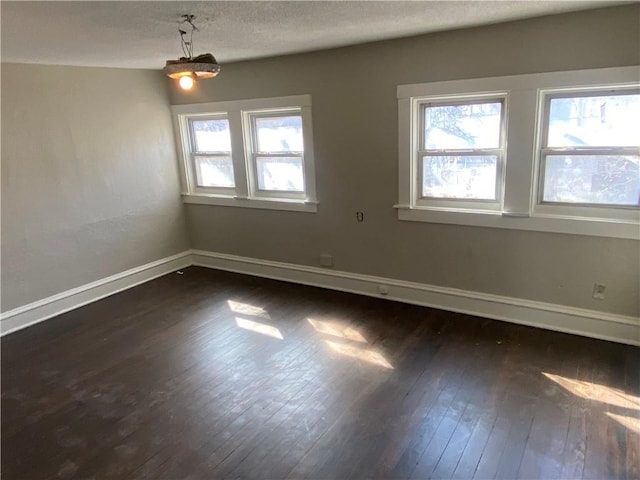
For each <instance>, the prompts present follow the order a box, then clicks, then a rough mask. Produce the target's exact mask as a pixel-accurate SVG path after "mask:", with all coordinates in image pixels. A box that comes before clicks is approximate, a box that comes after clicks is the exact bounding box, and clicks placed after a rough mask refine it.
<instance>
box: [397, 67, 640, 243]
mask: <svg viewBox="0 0 640 480" xmlns="http://www.w3.org/2000/svg"><path fill="white" fill-rule="evenodd" d="M638 78H640V68H638V67H622V68H608V69H597V70H582V71H572V72H554V73H543V74H531V75H517V76H510V77H494V78H481V79H472V80H454V81H447V82H435V83H424V84H414V85H401V86H399V87H398V123H399V144H398V149H399V151H398V153H399V163H398V168H399V202H398V204H397V205H396V208H397V209H398V218H399V219H400V220H411V221H423V222H433V223H451V224H461V225H475V226H484V227H493V228H513V229H524V230H537V231H551V232H561V233H571V234H581V235H596V236H606V237H619V238H633V239H640V208H639V207H640V134H638V122H639V121H640V85H639V82H638Z"/></svg>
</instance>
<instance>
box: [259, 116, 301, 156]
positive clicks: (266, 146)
mask: <svg viewBox="0 0 640 480" xmlns="http://www.w3.org/2000/svg"><path fill="white" fill-rule="evenodd" d="M256 129H257V131H258V135H257V137H258V151H259V152H302V151H304V147H303V144H302V117H301V116H300V115H288V116H283V117H262V118H256Z"/></svg>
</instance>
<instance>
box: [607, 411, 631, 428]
mask: <svg viewBox="0 0 640 480" xmlns="http://www.w3.org/2000/svg"><path fill="white" fill-rule="evenodd" d="M605 413H606V414H607V416H608V417H610V418H613V419H614V420H615V421H616V422H618V423H619V424H620V425H622V426H624V427H626V428H628V429H629V430H631V431H632V432H635V433H640V418H638V417H627V416H625V415H617V414H615V413H611V412H605Z"/></svg>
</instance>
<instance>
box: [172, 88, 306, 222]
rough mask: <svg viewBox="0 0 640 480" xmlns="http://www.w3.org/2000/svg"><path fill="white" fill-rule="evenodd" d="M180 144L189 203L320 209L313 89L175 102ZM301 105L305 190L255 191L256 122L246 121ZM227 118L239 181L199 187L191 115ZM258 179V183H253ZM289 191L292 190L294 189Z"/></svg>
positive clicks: (181, 169)
mask: <svg viewBox="0 0 640 480" xmlns="http://www.w3.org/2000/svg"><path fill="white" fill-rule="evenodd" d="M171 111H172V116H173V123H174V133H175V137H176V145H177V147H178V148H177V149H178V152H177V153H178V159H179V161H178V167H179V172H180V179H181V189H182V192H181V194H182V199H183V202H184V203H187V204H204V205H218V206H231V207H247V208H258V209H269V210H289V211H297V212H310V213H314V212H317V205H318V201H317V199H316V186H315V166H314V146H313V127H312V118H311V95H293V96H288V97H272V98H259V99H247V100H231V101H221V102H209V103H199V104H185V105H172V106H171ZM267 111H268V112H280V111H285V112H292V111H296V112H298V114H299V115H300V116H301V119H302V130H303V145H304V151H303V152H302V153H303V172H304V175H303V180H304V192H295V195H290V194H286V193H285V192H273V194H270V195H263V194H256V193H257V192H256V189H255V188H254V187H253V185H256V186H257V182H256V180H257V172H256V171H255V161H254V160H253V158H252V145H253V142H254V141H255V140H252V136H253V135H254V128H252V127H251V125H250V124H248V123H247V119H248V118H249V114H251V113H254V112H267ZM199 118H227V119H228V121H229V129H230V135H231V158H232V163H233V171H234V180H235V187H233V188H230V187H199V186H198V185H197V178H196V172H195V161H194V160H192V158H191V157H192V154H193V152H192V151H191V142H194V141H195V140H193V139H192V136H193V133H192V132H191V123H190V122H191V121H192V119H196V120H197V119H199ZM254 182H255V183H254ZM289 193H290V192H289Z"/></svg>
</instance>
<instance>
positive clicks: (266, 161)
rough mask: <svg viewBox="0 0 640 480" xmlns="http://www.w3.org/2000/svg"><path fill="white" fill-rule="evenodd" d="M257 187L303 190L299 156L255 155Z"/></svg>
mask: <svg viewBox="0 0 640 480" xmlns="http://www.w3.org/2000/svg"><path fill="white" fill-rule="evenodd" d="M256 169H257V171H258V189H260V190H278V191H283V192H304V176H303V173H302V159H301V158H300V157H257V158H256Z"/></svg>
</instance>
